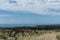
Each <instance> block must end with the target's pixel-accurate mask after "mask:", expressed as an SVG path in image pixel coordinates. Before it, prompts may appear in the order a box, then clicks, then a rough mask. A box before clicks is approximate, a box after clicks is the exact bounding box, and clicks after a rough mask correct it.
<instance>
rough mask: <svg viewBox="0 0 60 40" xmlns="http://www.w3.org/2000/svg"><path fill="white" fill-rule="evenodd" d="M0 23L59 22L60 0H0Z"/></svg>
mask: <svg viewBox="0 0 60 40" xmlns="http://www.w3.org/2000/svg"><path fill="white" fill-rule="evenodd" d="M0 24H60V0H1V1H0Z"/></svg>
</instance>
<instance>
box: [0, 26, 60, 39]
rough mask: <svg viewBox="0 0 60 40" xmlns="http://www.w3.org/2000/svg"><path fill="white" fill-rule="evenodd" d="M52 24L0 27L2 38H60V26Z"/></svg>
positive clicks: (0, 36) (0, 37)
mask: <svg viewBox="0 0 60 40" xmlns="http://www.w3.org/2000/svg"><path fill="white" fill-rule="evenodd" d="M51 27H52V26H48V27H47V26H45V25H44V26H41V25H40V26H33V27H31V26H22V27H14V28H0V40H60V28H58V27H52V28H51Z"/></svg>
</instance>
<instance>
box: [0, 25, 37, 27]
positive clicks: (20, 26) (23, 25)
mask: <svg viewBox="0 0 60 40" xmlns="http://www.w3.org/2000/svg"><path fill="white" fill-rule="evenodd" d="M35 25H36V24H0V27H18V26H20V27H21V26H35Z"/></svg>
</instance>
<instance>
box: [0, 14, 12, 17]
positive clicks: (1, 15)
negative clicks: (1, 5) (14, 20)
mask: <svg viewBox="0 0 60 40" xmlns="http://www.w3.org/2000/svg"><path fill="white" fill-rule="evenodd" d="M8 16H12V15H7V14H0V17H8Z"/></svg>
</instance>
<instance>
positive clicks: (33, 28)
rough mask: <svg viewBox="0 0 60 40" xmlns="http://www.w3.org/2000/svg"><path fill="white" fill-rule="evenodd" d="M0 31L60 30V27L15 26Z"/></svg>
mask: <svg viewBox="0 0 60 40" xmlns="http://www.w3.org/2000/svg"><path fill="white" fill-rule="evenodd" d="M0 29H8V30H21V29H31V30H36V29H37V30H41V29H60V25H35V26H16V27H11V28H10V27H0Z"/></svg>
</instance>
